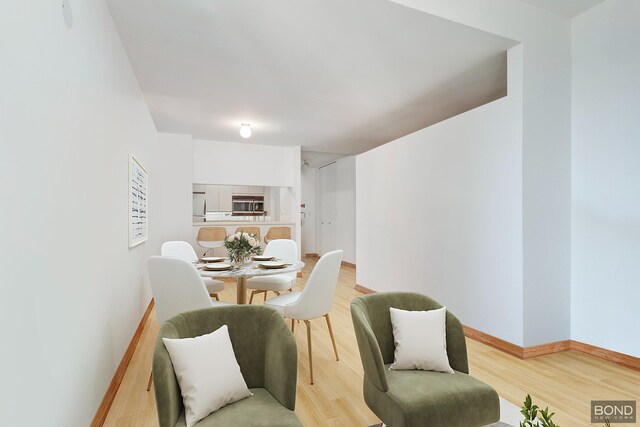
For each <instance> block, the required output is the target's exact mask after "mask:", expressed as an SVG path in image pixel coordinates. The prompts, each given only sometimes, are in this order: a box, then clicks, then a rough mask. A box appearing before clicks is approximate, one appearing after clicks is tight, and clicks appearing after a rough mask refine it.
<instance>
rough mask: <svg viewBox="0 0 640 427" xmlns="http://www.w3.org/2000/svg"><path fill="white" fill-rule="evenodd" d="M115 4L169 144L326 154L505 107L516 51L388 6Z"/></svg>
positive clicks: (492, 38) (370, 1)
mask: <svg viewBox="0 0 640 427" xmlns="http://www.w3.org/2000/svg"><path fill="white" fill-rule="evenodd" d="M109 4H110V8H111V12H112V15H113V17H114V21H115V22H116V25H117V27H118V31H119V33H120V35H121V38H122V41H123V44H124V46H125V48H126V50H127V53H128V55H129V58H130V60H131V63H132V65H133V68H134V71H135V73H136V76H137V78H138V81H139V84H140V86H141V88H142V91H143V92H144V95H145V98H146V101H147V103H148V105H149V108H150V111H151V115H152V117H153V120H154V122H155V124H156V127H157V128H158V130H159V131H161V132H176V133H185V134H191V135H193V136H194V137H195V138H202V139H210V140H222V141H243V142H247V143H256V144H276V145H301V146H302V147H303V149H304V150H308V151H316V152H325V153H343V154H355V153H360V152H363V151H366V150H368V149H371V148H373V147H375V146H378V145H380V144H383V143H386V142H388V141H391V140H393V139H396V138H399V137H401V136H404V135H406V134H408V133H411V132H414V131H416V130H418V129H421V128H423V127H425V126H428V125H431V124H433V123H436V122H438V121H441V120H444V119H446V118H448V117H451V116H453V115H456V114H459V113H461V112H463V111H466V110H469V109H471V108H475V107H476V106H478V105H482V104H484V103H486V102H489V101H492V100H495V99H497V98H499V97H501V96H504V95H505V94H506V55H505V51H506V49H508V48H509V47H511V46H513V45H515V44H516V42H514V41H512V40H509V39H505V38H502V37H498V36H496V35H493V34H489V33H485V32H482V31H479V30H475V29H472V28H470V27H466V26H463V25H460V24H456V23H453V22H450V21H447V20H444V19H442V18H438V17H434V16H432V15H429V14H426V13H423V12H419V11H416V10H414V9H411V8H407V7H405V6H402V5H398V4H396V3H393V2H389V1H387V0H307V1H292V0H269V1H265V0H189V1H184V0H110V1H109ZM241 123H251V126H252V128H253V136H252V137H251V138H250V139H249V140H243V139H241V138H240V136H239V135H238V129H239V126H240V124H241Z"/></svg>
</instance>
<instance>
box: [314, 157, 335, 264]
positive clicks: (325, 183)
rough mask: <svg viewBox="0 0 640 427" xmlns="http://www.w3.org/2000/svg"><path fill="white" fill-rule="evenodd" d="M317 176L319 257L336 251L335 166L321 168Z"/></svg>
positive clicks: (333, 164) (332, 164)
mask: <svg viewBox="0 0 640 427" xmlns="http://www.w3.org/2000/svg"><path fill="white" fill-rule="evenodd" d="M318 175H319V178H320V179H319V188H318V190H319V196H320V197H319V201H318V202H319V205H320V206H319V207H320V218H319V220H320V224H319V235H320V255H324V254H326V253H327V252H330V251H333V250H336V249H337V248H336V191H337V166H336V164H335V163H331V164H330V165H327V166H323V167H321V168H320V169H319V170H318Z"/></svg>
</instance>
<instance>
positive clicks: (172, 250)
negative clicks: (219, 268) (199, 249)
mask: <svg viewBox="0 0 640 427" xmlns="http://www.w3.org/2000/svg"><path fill="white" fill-rule="evenodd" d="M160 254H161V255H162V256H171V257H175V258H180V259H183V260H185V261H187V262H190V263H195V262H198V255H196V251H195V250H194V249H193V246H191V245H190V244H189V243H187V242H182V241H178V240H174V241H170V242H164V243H163V244H162V246H161V247H160ZM201 279H202V281H203V282H204V285H205V286H206V287H207V291H208V292H209V295H211V296H212V297H214V298H215V299H216V300H218V301H220V297H219V296H218V292H222V291H224V282H223V281H222V280H215V279H212V278H210V277H202V278H201Z"/></svg>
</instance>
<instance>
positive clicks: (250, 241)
mask: <svg viewBox="0 0 640 427" xmlns="http://www.w3.org/2000/svg"><path fill="white" fill-rule="evenodd" d="M224 247H225V248H227V251H229V259H230V260H231V262H236V263H239V264H241V263H243V262H246V261H248V260H249V258H250V257H251V255H260V254H261V253H262V248H261V247H260V241H259V240H258V239H257V237H256V235H255V234H250V233H245V232H240V231H239V232H237V233H235V234H230V235H228V236H227V238H226V239H225V240H224Z"/></svg>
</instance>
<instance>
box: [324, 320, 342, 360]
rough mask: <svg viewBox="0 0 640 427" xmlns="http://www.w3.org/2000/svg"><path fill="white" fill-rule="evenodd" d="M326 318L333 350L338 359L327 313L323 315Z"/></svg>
mask: <svg viewBox="0 0 640 427" xmlns="http://www.w3.org/2000/svg"><path fill="white" fill-rule="evenodd" d="M324 318H325V319H326V320H327V327H328V328H329V335H330V336H331V344H333V352H334V353H335V354H336V360H340V358H339V357H338V347H336V340H335V338H334V337H333V328H332V327H331V320H329V313H327V314H325V315H324Z"/></svg>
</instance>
